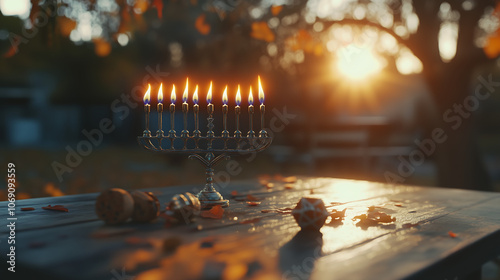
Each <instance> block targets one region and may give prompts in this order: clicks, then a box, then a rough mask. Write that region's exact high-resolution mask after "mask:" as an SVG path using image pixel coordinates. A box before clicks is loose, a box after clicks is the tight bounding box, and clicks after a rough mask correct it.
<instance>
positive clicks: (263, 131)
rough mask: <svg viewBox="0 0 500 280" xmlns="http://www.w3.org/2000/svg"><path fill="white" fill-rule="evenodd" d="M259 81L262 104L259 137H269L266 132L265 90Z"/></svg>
mask: <svg viewBox="0 0 500 280" xmlns="http://www.w3.org/2000/svg"><path fill="white" fill-rule="evenodd" d="M258 79H259V102H260V132H259V137H267V131H265V130H264V113H265V112H266V106H265V105H264V98H265V96H264V90H263V89H262V84H261V82H260V76H258Z"/></svg>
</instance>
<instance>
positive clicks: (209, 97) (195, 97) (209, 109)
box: [143, 76, 267, 138]
mask: <svg viewBox="0 0 500 280" xmlns="http://www.w3.org/2000/svg"><path fill="white" fill-rule="evenodd" d="M258 88H259V102H260V113H261V114H260V120H261V130H260V132H259V136H260V137H267V132H266V131H265V130H264V113H265V111H266V106H265V105H264V97H265V96H264V90H263V89H262V84H261V82H260V76H258ZM188 89H189V80H188V79H186V88H185V89H184V94H183V95H182V112H183V115H184V129H183V130H182V131H181V137H183V138H186V137H189V131H188V130H187V118H188V116H187V114H188V111H189V105H188V103H187V101H188ZM176 99H177V96H176V93H175V85H173V86H172V93H171V94H170V102H171V103H170V107H169V111H170V130H169V132H168V136H169V137H171V138H175V136H176V132H175V125H174V115H175V102H176ZM150 101H151V85H148V90H147V91H146V93H145V94H144V111H145V113H146V130H144V133H143V136H144V137H151V131H149V114H150V111H151V105H150ZM235 101H236V106H235V108H234V111H235V115H236V131H235V132H234V137H241V131H240V113H241V107H240V105H241V91H240V85H238V91H237V92H236V98H235ZM193 103H194V105H193V112H194V126H195V129H194V131H193V136H194V137H199V136H201V132H200V130H199V118H198V115H199V110H200V107H199V105H198V85H196V88H195V91H194V93H193ZM207 103H208V104H207V112H208V115H209V119H211V118H212V114H213V113H214V105H213V104H212V82H210V88H209V90H208V93H207ZM222 103H223V105H222V118H223V127H224V130H223V131H222V136H223V137H226V138H227V137H229V131H228V130H227V115H228V111H229V110H228V109H229V108H228V105H227V103H228V96H227V86H226V88H225V89H224V93H223V94H222ZM157 109H158V131H157V132H156V137H164V132H163V130H162V127H163V123H162V118H163V84H160V88H159V89H158V104H157ZM248 113H249V124H250V128H249V131H248V134H247V137H255V132H254V131H253V114H254V106H253V94H252V87H251V86H250V91H249V94H248ZM212 128H213V126H211V123H209V131H208V133H207V136H209V137H213V136H214V133H213V131H212Z"/></svg>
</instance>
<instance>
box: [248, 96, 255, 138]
mask: <svg viewBox="0 0 500 280" xmlns="http://www.w3.org/2000/svg"><path fill="white" fill-rule="evenodd" d="M253 113H254V107H253V105H251V104H250V105H249V106H248V122H249V130H248V134H247V137H248V138H253V137H255V132H254V131H253Z"/></svg>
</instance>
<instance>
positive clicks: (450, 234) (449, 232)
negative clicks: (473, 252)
mask: <svg viewBox="0 0 500 280" xmlns="http://www.w3.org/2000/svg"><path fill="white" fill-rule="evenodd" d="M448 235H449V236H451V237H453V238H455V237H457V234H456V233H454V232H453V231H451V230H450V231H448Z"/></svg>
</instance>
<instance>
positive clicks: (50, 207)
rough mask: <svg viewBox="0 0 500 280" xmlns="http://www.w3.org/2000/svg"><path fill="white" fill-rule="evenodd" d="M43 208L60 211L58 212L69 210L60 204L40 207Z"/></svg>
mask: <svg viewBox="0 0 500 280" xmlns="http://www.w3.org/2000/svg"><path fill="white" fill-rule="evenodd" d="M42 209H44V210H53V211H60V212H69V210H68V208H66V207H64V206H62V205H54V206H51V205H49V206H45V207H42Z"/></svg>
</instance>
